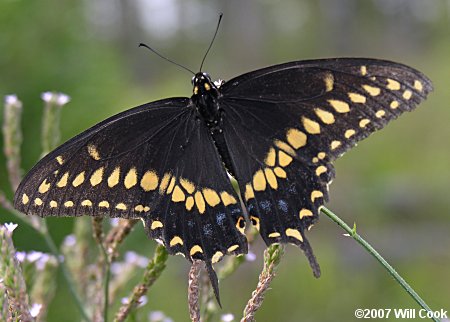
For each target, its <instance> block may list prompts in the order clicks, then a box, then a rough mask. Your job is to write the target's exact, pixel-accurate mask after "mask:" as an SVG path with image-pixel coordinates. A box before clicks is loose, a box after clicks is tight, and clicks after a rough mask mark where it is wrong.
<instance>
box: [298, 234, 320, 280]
mask: <svg viewBox="0 0 450 322" xmlns="http://www.w3.org/2000/svg"><path fill="white" fill-rule="evenodd" d="M301 249H302V250H303V252H304V253H305V256H306V258H307V259H308V262H309V266H311V269H312V271H313V274H314V277H316V278H319V277H320V274H321V273H320V266H319V263H318V262H317V259H316V256H315V255H314V253H313V250H312V247H311V245H310V244H309V242H308V239H306V237H303V243H302V244H301Z"/></svg>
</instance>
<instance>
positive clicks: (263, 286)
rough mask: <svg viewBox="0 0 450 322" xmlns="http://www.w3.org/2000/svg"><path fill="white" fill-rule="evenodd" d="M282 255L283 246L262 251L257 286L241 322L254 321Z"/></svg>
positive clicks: (274, 246) (270, 247)
mask: <svg viewBox="0 0 450 322" xmlns="http://www.w3.org/2000/svg"><path fill="white" fill-rule="evenodd" d="M283 253H284V246H281V245H270V246H269V247H268V248H267V249H266V250H265V251H264V268H263V270H262V272H261V274H260V275H259V280H258V285H257V286H256V289H255V290H254V291H253V292H252V297H251V298H250V300H249V301H248V303H247V305H246V306H245V309H244V316H243V317H242V319H241V322H251V321H255V313H256V311H257V310H258V309H259V308H260V307H261V305H262V302H263V300H264V296H265V293H266V292H267V291H268V290H269V286H270V282H272V279H273V278H274V277H275V268H276V267H277V266H278V264H279V263H280V260H281V257H282V256H283Z"/></svg>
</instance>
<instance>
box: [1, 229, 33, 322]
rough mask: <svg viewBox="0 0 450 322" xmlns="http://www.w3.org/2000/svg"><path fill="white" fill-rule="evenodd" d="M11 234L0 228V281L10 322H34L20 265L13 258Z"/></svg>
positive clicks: (14, 257) (13, 250)
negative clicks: (4, 291)
mask: <svg viewBox="0 0 450 322" xmlns="http://www.w3.org/2000/svg"><path fill="white" fill-rule="evenodd" d="M15 253H16V250H15V248H14V245H13V242H12V239H11V232H10V231H8V230H7V229H6V228H5V227H3V226H1V227H0V281H1V284H2V288H4V289H5V290H6V296H7V302H8V306H9V309H8V311H9V313H8V315H9V317H8V320H11V321H26V322H28V321H34V318H33V317H32V316H31V314H30V311H29V299H28V294H27V290H26V285H25V280H24V278H23V274H22V269H21V267H20V263H19V262H18V260H17V259H16V256H15Z"/></svg>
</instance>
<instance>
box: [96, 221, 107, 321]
mask: <svg viewBox="0 0 450 322" xmlns="http://www.w3.org/2000/svg"><path fill="white" fill-rule="evenodd" d="M102 223H103V218H100V217H94V218H92V233H93V236H94V240H95V242H96V243H97V245H98V247H99V249H100V252H101V253H102V256H100V257H99V258H98V261H97V269H96V274H95V275H96V287H95V296H94V302H95V304H94V314H93V321H95V322H102V321H104V322H106V321H108V304H109V300H108V295H109V277H110V270H109V267H110V263H109V258H108V254H107V253H106V251H105V247H104V245H103V226H102Z"/></svg>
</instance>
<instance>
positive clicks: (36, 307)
mask: <svg viewBox="0 0 450 322" xmlns="http://www.w3.org/2000/svg"><path fill="white" fill-rule="evenodd" d="M41 308H42V304H38V303H34V304H33V305H32V306H31V309H30V315H31V316H32V317H34V318H35V317H37V316H38V315H39V312H41Z"/></svg>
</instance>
